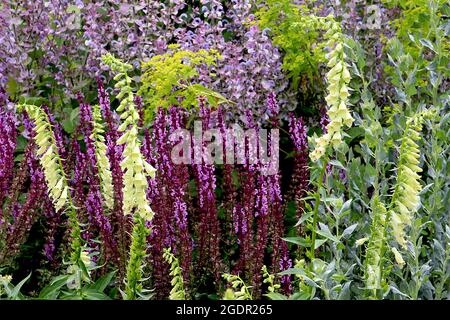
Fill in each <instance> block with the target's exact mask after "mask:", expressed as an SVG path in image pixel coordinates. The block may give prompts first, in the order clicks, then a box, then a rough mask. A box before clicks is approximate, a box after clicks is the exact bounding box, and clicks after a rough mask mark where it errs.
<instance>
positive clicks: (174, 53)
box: [138, 45, 226, 117]
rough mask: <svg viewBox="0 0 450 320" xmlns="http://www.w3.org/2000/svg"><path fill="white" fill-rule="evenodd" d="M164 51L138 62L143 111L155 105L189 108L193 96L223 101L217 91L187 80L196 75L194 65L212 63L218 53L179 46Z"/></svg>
mask: <svg viewBox="0 0 450 320" xmlns="http://www.w3.org/2000/svg"><path fill="white" fill-rule="evenodd" d="M169 49H170V51H169V52H168V53H165V54H162V55H158V56H154V57H153V58H151V59H150V60H149V61H147V62H144V63H142V69H143V73H142V76H141V81H142V86H141V88H140V89H139V92H138V94H139V95H141V96H142V97H143V98H144V103H145V105H146V109H147V114H146V116H147V117H148V116H149V114H148V112H150V113H151V112H153V111H154V110H156V109H157V108H158V107H163V108H168V107H170V106H172V105H178V104H180V103H181V105H182V106H183V107H185V108H190V107H192V106H195V105H197V101H196V99H197V97H198V96H200V95H201V96H205V97H207V98H208V101H209V103H210V104H212V105H217V104H218V103H222V102H225V101H226V99H225V98H224V97H222V96H221V95H220V94H218V93H216V92H214V91H212V90H209V89H207V88H205V87H204V86H202V85H200V84H192V83H191V81H192V80H193V79H195V78H197V77H198V75H199V72H198V70H197V68H199V67H206V68H209V67H211V66H215V65H216V60H217V59H219V58H220V55H219V54H218V52H217V51H215V50H203V49H202V50H198V51H196V52H193V51H189V50H181V49H179V45H170V46H169Z"/></svg>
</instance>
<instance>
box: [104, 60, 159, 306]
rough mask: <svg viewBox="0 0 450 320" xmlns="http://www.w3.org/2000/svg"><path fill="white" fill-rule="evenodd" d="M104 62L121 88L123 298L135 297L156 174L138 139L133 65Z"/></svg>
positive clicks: (113, 61) (140, 279) (141, 273)
mask: <svg viewBox="0 0 450 320" xmlns="http://www.w3.org/2000/svg"><path fill="white" fill-rule="evenodd" d="M102 58H103V62H104V63H105V64H107V65H108V66H110V67H111V69H112V70H113V71H115V72H117V75H116V76H115V77H114V80H116V81H117V83H116V85H115V86H116V88H118V89H120V92H119V94H118V95H117V99H119V100H121V102H120V105H119V107H118V108H117V111H118V112H121V116H120V118H121V119H124V120H123V122H122V124H121V125H120V127H119V129H118V130H119V131H120V132H122V136H121V137H120V138H119V140H118V141H117V143H118V144H124V145H125V148H124V150H123V160H122V162H121V163H120V166H121V168H122V170H123V171H124V176H123V179H124V184H123V212H124V213H125V214H133V221H134V226H133V231H132V234H131V248H130V258H129V261H128V266H127V277H126V280H125V284H126V288H125V298H126V299H136V298H137V297H138V296H140V295H141V293H142V292H143V288H142V275H143V270H142V269H143V264H144V257H145V254H146V247H147V246H146V239H147V236H148V235H149V232H150V231H149V230H148V228H147V227H146V222H147V221H151V220H152V218H153V210H152V209H151V208H150V205H149V202H148V200H147V196H146V191H147V187H148V182H147V177H148V176H150V177H152V178H154V177H155V168H153V167H152V166H151V165H150V164H149V163H148V162H147V161H146V160H145V158H144V156H143V155H142V153H141V148H140V147H141V142H140V140H139V138H138V130H139V126H138V123H139V112H138V110H137V108H136V105H135V104H134V93H133V89H132V87H131V83H132V80H131V78H130V76H129V75H128V72H129V71H130V70H132V66H131V65H129V64H126V63H123V62H122V61H120V60H119V59H116V58H114V57H113V56H112V55H110V54H107V55H105V56H103V57H102Z"/></svg>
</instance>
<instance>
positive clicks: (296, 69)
mask: <svg viewBox="0 0 450 320" xmlns="http://www.w3.org/2000/svg"><path fill="white" fill-rule="evenodd" d="M255 16H256V18H257V23H258V26H259V27H260V28H261V30H263V29H266V28H268V29H270V31H271V35H272V41H273V43H274V44H275V45H276V46H278V47H280V48H281V49H282V50H283V52H284V57H283V69H284V70H286V71H287V72H288V76H289V77H290V78H291V79H292V83H293V86H294V88H297V87H298V84H299V82H300V80H301V77H302V76H303V75H306V76H307V77H308V78H309V79H310V80H313V79H314V80H318V81H320V75H319V65H320V64H321V63H324V62H325V61H326V57H325V51H324V47H325V43H324V42H323V41H322V35H321V30H324V29H323V24H324V22H325V21H332V17H331V16H329V17H326V18H320V17H316V16H315V15H313V11H311V10H310V9H309V8H308V7H307V6H306V5H296V4H293V3H292V1H290V0H267V1H264V5H262V6H261V7H260V8H259V10H258V11H257V12H256V13H255Z"/></svg>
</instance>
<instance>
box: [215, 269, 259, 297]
mask: <svg viewBox="0 0 450 320" xmlns="http://www.w3.org/2000/svg"><path fill="white" fill-rule="evenodd" d="M222 277H223V278H224V279H225V281H227V282H228V284H230V285H231V288H228V289H227V290H226V291H225V294H224V296H223V300H253V298H252V294H251V293H250V290H249V289H250V288H249V287H247V285H246V284H245V282H244V281H243V280H242V279H241V278H240V277H239V276H236V275H232V274H228V273H225V274H223V275H222Z"/></svg>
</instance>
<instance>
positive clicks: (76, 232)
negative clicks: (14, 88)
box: [19, 105, 82, 265]
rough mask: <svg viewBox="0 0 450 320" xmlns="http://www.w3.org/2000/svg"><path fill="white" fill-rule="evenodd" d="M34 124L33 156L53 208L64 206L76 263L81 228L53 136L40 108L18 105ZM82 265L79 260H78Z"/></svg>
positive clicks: (79, 247) (72, 259)
mask: <svg viewBox="0 0 450 320" xmlns="http://www.w3.org/2000/svg"><path fill="white" fill-rule="evenodd" d="M19 108H23V109H24V110H25V111H26V112H27V113H28V115H29V116H30V118H31V119H32V120H33V121H34V124H35V126H36V129H35V131H36V135H35V136H34V141H35V142H36V145H37V146H38V147H39V149H38V150H37V152H36V153H37V155H38V156H39V161H40V163H41V165H42V168H43V169H44V176H45V182H46V183H47V189H48V194H49V196H50V198H51V199H52V201H53V205H54V207H55V210H56V211H60V210H62V209H66V212H67V216H68V218H69V227H70V230H71V249H72V253H71V262H72V264H73V265H78V264H80V261H81V260H80V255H81V250H82V249H81V243H82V240H81V228H80V224H79V221H78V217H77V214H76V210H75V206H74V205H73V201H72V197H71V195H70V190H69V184H68V181H67V177H66V174H65V172H64V167H63V162H62V159H61V157H60V155H59V153H58V146H57V145H56V139H55V135H54V133H53V129H52V125H51V123H50V120H49V119H48V116H47V114H46V113H45V112H44V110H42V109H41V108H40V107H37V106H34V105H21V106H19ZM81 264H82V263H81Z"/></svg>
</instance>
